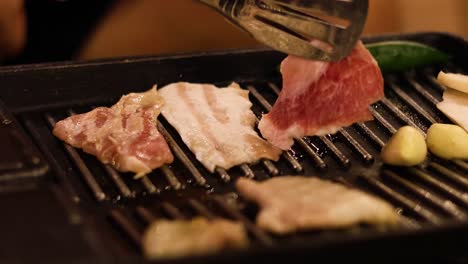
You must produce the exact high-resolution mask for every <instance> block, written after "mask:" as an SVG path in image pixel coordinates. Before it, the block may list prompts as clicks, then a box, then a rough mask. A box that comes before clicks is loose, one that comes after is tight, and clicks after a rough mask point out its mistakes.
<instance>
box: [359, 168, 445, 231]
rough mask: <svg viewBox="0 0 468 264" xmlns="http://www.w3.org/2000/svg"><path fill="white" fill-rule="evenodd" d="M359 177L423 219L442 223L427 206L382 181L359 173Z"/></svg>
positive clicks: (437, 223) (433, 222)
mask: <svg viewBox="0 0 468 264" xmlns="http://www.w3.org/2000/svg"><path fill="white" fill-rule="evenodd" d="M360 178H362V179H364V180H366V182H367V183H369V184H370V185H372V186H373V187H375V188H377V189H378V190H379V191H380V192H381V193H384V194H386V195H388V196H389V197H391V198H392V199H393V200H395V201H397V202H398V203H399V204H401V205H402V206H404V207H405V208H406V209H408V210H411V211H412V212H413V213H415V214H417V215H418V216H420V217H422V218H423V219H425V220H427V221H429V222H430V223H432V224H436V225H439V224H441V223H442V219H441V218H440V217H439V216H437V215H436V214H434V213H433V212H431V210H429V209H428V208H425V207H424V206H423V205H421V204H418V203H416V202H415V201H413V200H412V199H410V198H407V197H405V196H404V195H402V194H400V193H398V192H397V191H395V190H393V189H392V188H390V187H388V186H387V185H386V184H384V183H383V182H381V181H379V180H377V179H375V178H373V177H371V176H367V175H364V174H361V175H360Z"/></svg>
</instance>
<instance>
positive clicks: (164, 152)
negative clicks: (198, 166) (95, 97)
mask: <svg viewBox="0 0 468 264" xmlns="http://www.w3.org/2000/svg"><path fill="white" fill-rule="evenodd" d="M162 104H163V100H162V98H161V97H160V96H159V95H158V94H157V92H156V89H155V88H153V89H151V90H149V91H147V92H145V93H130V94H128V95H125V96H122V98H121V99H120V100H119V102H117V103H116V104H115V105H113V106H112V107H110V108H108V107H98V108H95V109H94V110H92V111H90V112H88V113H84V114H79V115H73V116H70V117H68V118H66V119H64V120H62V121H59V122H57V124H56V125H55V127H54V130H53V133H54V135H55V136H57V137H58V138H60V139H61V140H63V141H65V142H67V143H68V144H70V145H72V146H74V147H76V148H82V149H83V150H84V151H85V152H87V153H89V154H92V155H95V156H96V157H97V158H98V159H99V160H100V161H101V162H103V163H105V164H111V165H113V166H114V167H115V168H116V169H117V170H119V171H122V172H135V173H136V175H135V177H140V176H143V175H145V174H147V173H149V172H151V171H152V170H153V169H155V168H158V167H160V166H162V165H163V164H166V163H172V161H173V159H174V158H173V156H172V153H171V151H170V149H169V147H168V145H167V143H166V141H165V139H164V137H163V136H162V135H161V134H160V133H159V131H158V129H157V127H156V119H157V117H158V115H159V113H160V108H161V106H162Z"/></svg>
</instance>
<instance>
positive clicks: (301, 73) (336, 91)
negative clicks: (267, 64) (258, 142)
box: [259, 42, 384, 150]
mask: <svg viewBox="0 0 468 264" xmlns="http://www.w3.org/2000/svg"><path fill="white" fill-rule="evenodd" d="M281 74H282V76H283V88H282V90H281V93H280V95H279V97H278V99H277V101H276V102H275V104H274V105H273V108H272V109H271V111H270V112H269V113H268V114H266V115H264V116H263V117H262V119H261V120H260V123H259V129H260V132H261V134H262V136H263V137H264V138H266V139H267V140H268V141H269V142H271V143H272V144H273V145H275V146H277V147H279V148H281V149H284V150H286V149H289V148H290V147H291V146H292V145H293V139H294V138H300V137H303V136H313V135H325V134H329V133H332V134H333V133H335V132H336V131H337V130H338V129H340V128H342V127H346V126H349V125H352V124H353V123H356V122H361V121H368V120H371V119H372V115H371V113H370V111H369V106H370V105H371V104H372V103H374V102H376V101H378V100H379V99H381V98H382V97H383V96H384V89H383V87H384V86H383V77H382V73H381V71H380V68H379V67H378V64H377V62H376V61H375V60H374V58H373V57H372V55H371V54H370V52H369V51H368V50H367V49H366V47H365V46H364V45H363V44H362V42H358V44H357V45H356V47H355V48H354V50H353V51H352V53H351V54H350V55H348V56H347V57H346V58H344V59H342V60H341V61H339V62H334V63H326V62H321V61H312V60H306V59H303V58H299V57H294V56H289V57H287V58H286V59H284V61H283V62H282V63H281Z"/></svg>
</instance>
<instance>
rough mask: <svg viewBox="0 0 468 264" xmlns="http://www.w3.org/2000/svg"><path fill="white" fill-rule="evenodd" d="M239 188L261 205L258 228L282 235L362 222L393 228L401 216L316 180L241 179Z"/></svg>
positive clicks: (348, 190)
mask: <svg viewBox="0 0 468 264" xmlns="http://www.w3.org/2000/svg"><path fill="white" fill-rule="evenodd" d="M236 189H237V190H238V192H239V193H240V195H241V196H243V197H244V198H246V199H247V200H251V201H254V202H255V203H257V204H258V205H259V207H260V212H259V214H258V215H257V220H256V222H257V225H258V226H259V227H260V228H262V229H265V230H267V231H269V232H272V233H276V234H280V235H283V234H288V233H293V232H297V231H306V230H314V229H329V228H343V227H349V226H352V225H356V224H360V223H366V224H373V225H378V226H394V225H396V224H398V222H399V215H398V214H397V213H396V210H395V209H394V208H393V207H392V206H391V205H390V204H388V203H387V202H385V201H383V200H381V199H379V198H376V197H374V196H371V195H369V194H366V193H364V192H361V191H359V190H357V189H351V188H348V187H346V186H344V185H342V184H338V183H333V182H331V181H328V180H321V179H318V178H314V177H303V176H282V177H276V178H272V179H269V180H266V181H264V182H256V181H254V180H250V179H246V178H240V179H239V180H238V181H237V182H236Z"/></svg>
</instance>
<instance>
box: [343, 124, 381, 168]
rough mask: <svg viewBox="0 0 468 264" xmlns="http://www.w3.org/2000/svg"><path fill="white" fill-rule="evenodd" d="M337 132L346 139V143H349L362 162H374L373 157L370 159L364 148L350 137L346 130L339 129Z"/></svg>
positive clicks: (370, 156)
mask: <svg viewBox="0 0 468 264" xmlns="http://www.w3.org/2000/svg"><path fill="white" fill-rule="evenodd" d="M339 132H340V134H341V135H342V136H343V137H344V138H345V139H346V142H347V143H349V144H350V145H351V146H352V148H353V149H354V150H355V151H356V152H357V153H359V157H360V158H361V159H362V160H364V162H366V163H370V162H372V161H373V160H374V157H372V155H371V154H370V153H369V152H368V151H367V150H366V148H364V147H363V146H362V145H361V144H359V142H358V141H357V140H356V139H355V138H354V137H353V136H351V134H349V133H348V131H346V129H340V130H339Z"/></svg>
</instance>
